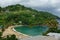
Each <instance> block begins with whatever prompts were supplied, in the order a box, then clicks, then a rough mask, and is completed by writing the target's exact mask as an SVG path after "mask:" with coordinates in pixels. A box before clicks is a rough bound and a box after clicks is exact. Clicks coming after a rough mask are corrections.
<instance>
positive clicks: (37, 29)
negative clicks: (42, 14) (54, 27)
mask: <svg viewBox="0 0 60 40" xmlns="http://www.w3.org/2000/svg"><path fill="white" fill-rule="evenodd" d="M15 30H16V31H18V32H21V33H23V34H26V35H30V36H37V35H42V34H43V33H44V32H46V31H47V30H48V27H46V26H45V27H42V26H34V27H33V28H29V27H28V26H21V27H15Z"/></svg>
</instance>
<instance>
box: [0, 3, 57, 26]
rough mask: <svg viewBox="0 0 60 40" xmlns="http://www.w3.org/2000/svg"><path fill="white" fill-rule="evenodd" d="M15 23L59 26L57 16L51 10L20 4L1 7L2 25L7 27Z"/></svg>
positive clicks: (0, 19)
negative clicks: (35, 8) (38, 9)
mask: <svg viewBox="0 0 60 40" xmlns="http://www.w3.org/2000/svg"><path fill="white" fill-rule="evenodd" d="M15 24H23V25H30V26H33V25H45V26H49V27H57V24H58V23H57V21H56V16H55V15H53V14H51V13H49V12H43V11H37V10H34V9H31V8H27V7H24V6H22V5H19V4H17V5H11V6H7V7H5V8H1V7H0V25H3V26H4V27H7V26H9V25H15Z"/></svg>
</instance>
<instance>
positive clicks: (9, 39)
mask: <svg viewBox="0 0 60 40" xmlns="http://www.w3.org/2000/svg"><path fill="white" fill-rule="evenodd" d="M1 36H2V32H0V40H18V39H17V38H16V36H15V35H14V34H13V35H7V36H6V37H1Z"/></svg>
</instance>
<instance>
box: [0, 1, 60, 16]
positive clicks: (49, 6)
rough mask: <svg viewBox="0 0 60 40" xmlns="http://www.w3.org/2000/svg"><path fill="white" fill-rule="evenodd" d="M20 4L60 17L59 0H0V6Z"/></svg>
mask: <svg viewBox="0 0 60 40" xmlns="http://www.w3.org/2000/svg"><path fill="white" fill-rule="evenodd" d="M12 4H22V5H24V6H26V7H32V8H35V9H38V10H43V11H49V12H52V13H53V14H55V15H58V16H59V17H60V0H0V6H2V7H5V6H8V5H12Z"/></svg>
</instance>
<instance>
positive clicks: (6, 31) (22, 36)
mask: <svg viewBox="0 0 60 40" xmlns="http://www.w3.org/2000/svg"><path fill="white" fill-rule="evenodd" d="M14 27H15V26H10V27H8V28H7V29H5V31H4V32H3V35H2V37H5V36H7V35H12V34H15V35H16V37H17V38H26V37H30V36H28V35H25V34H22V33H18V32H16V30H14Z"/></svg>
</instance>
